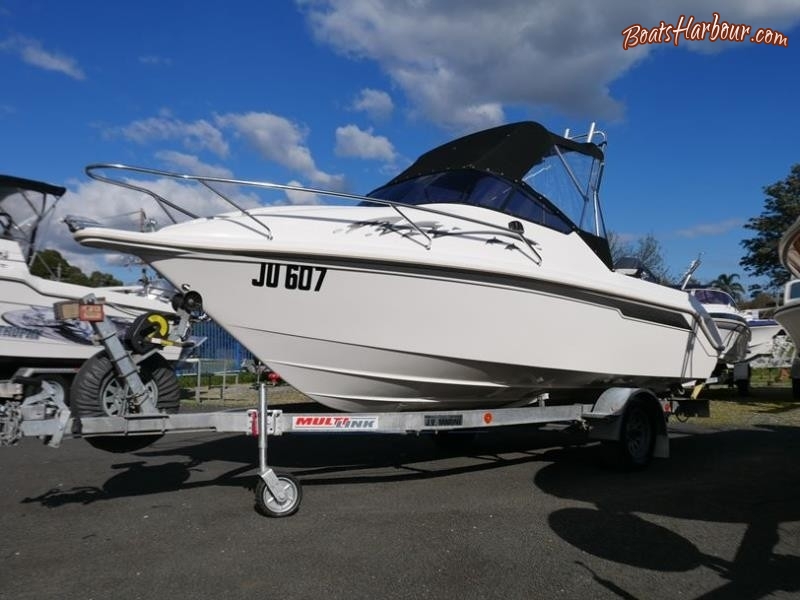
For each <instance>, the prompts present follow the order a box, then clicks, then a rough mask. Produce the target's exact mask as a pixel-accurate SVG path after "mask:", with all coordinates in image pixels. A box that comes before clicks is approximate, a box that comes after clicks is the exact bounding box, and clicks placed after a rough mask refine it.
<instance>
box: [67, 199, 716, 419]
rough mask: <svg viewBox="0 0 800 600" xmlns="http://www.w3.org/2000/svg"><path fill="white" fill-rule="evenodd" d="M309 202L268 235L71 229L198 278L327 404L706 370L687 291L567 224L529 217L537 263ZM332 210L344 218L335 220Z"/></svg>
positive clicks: (244, 230) (450, 403)
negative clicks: (626, 270) (621, 270)
mask: <svg viewBox="0 0 800 600" xmlns="http://www.w3.org/2000/svg"><path fill="white" fill-rule="evenodd" d="M313 210H314V209H312V210H309V209H294V208H288V207H287V208H285V209H284V210H280V209H273V211H274V213H275V214H274V215H272V216H274V217H275V218H274V220H273V221H271V226H272V229H273V231H275V234H276V240H277V239H279V236H280V235H281V233H282V232H281V230H280V227H281V226H284V227H285V230H284V232H283V233H284V238H283V239H286V238H289V241H287V243H286V244H284V245H281V244H278V243H277V242H276V240H272V241H270V242H266V241H265V240H264V238H263V237H262V236H259V235H257V234H253V233H252V227H250V228H248V227H242V226H236V224H235V223H232V222H231V221H228V220H225V221H216V222H214V221H203V222H191V223H187V224H185V225H176V226H173V227H169V228H165V229H163V230H161V231H159V232H154V233H145V234H140V233H129V232H120V231H113V230H102V229H86V230H83V231H81V232H79V233H78V234H77V235H76V238H77V239H78V240H79V241H81V243H85V244H87V245H92V246H100V247H107V248H113V249H117V250H121V251H125V252H131V253H134V254H137V255H139V256H141V257H143V258H144V259H145V260H146V261H147V262H149V263H150V264H151V265H152V266H153V267H154V268H156V269H157V270H158V271H159V272H160V273H161V274H162V275H163V276H164V277H165V278H167V279H168V280H169V281H170V282H171V283H173V285H176V286H177V287H179V288H180V289H182V290H184V291H186V290H192V291H196V292H198V293H200V294H201V295H202V298H203V306H204V308H205V310H206V311H207V312H208V314H209V315H210V316H211V317H212V318H213V319H214V320H215V321H216V322H217V323H219V324H220V325H221V326H223V327H224V328H225V329H227V330H228V331H229V332H230V333H231V334H232V335H234V336H235V337H236V338H237V339H238V340H239V341H240V342H241V343H243V344H244V345H245V346H246V347H247V348H248V349H249V350H250V351H251V352H253V353H254V354H255V355H256V356H258V357H259V358H260V359H261V360H262V361H264V362H265V363H266V364H267V365H269V366H270V368H272V369H273V370H275V371H277V372H278V373H279V374H280V375H281V376H282V377H283V378H284V379H285V380H286V381H288V382H289V383H291V384H292V385H293V386H295V387H296V388H298V389H299V390H300V391H302V392H304V393H305V394H307V395H309V396H311V397H312V398H314V399H315V400H317V401H319V402H320V403H322V404H325V405H327V406H329V407H331V408H335V409H340V410H346V411H373V410H425V409H439V410H441V409H443V408H456V407H465V406H468V407H475V408H478V407H491V406H502V405H509V404H515V403H524V402H526V401H530V400H532V399H533V398H534V397H535V396H537V395H538V394H541V393H543V392H554V391H558V390H576V389H586V388H593V389H601V388H607V387H610V386H642V387H650V388H654V389H658V390H662V389H667V388H668V387H670V386H672V385H677V384H680V383H682V382H686V381H689V380H694V379H704V378H706V377H708V376H709V375H710V373H711V371H712V370H713V368H714V366H715V364H716V362H717V350H716V349H715V348H714V343H715V342H712V341H711V340H710V339H709V338H708V337H707V336H706V335H705V334H704V333H703V332H702V331H701V326H700V322H699V319H698V314H699V313H698V312H697V311H698V309H699V311H700V313H702V314H703V315H705V317H706V318H707V315H706V314H705V312H704V311H703V310H702V308H699V303H693V302H691V301H690V299H689V297H688V295H687V294H685V293H684V292H680V291H678V290H671V289H669V288H666V287H663V286H658V285H656V284H652V283H648V282H644V281H638V280H634V279H632V278H629V277H625V276H624V275H620V274H616V273H613V272H611V271H609V270H608V269H607V268H606V267H605V266H603V265H602V264H601V263H600V262H599V260H597V258H596V256H595V255H594V254H593V253H592V252H591V251H590V250H589V249H588V248H587V247H586V246H585V244H583V242H582V241H580V240H579V239H577V236H576V234H571V235H564V234H561V233H558V232H554V231H551V230H547V229H544V228H542V230H541V231H538V232H537V233H536V237H537V241H540V242H541V245H540V248H542V249H543V250H541V252H542V255H543V260H542V262H541V264H539V265H538V266H537V265H536V264H535V263H534V262H532V261H531V259H530V256H529V255H526V253H525V252H524V251H523V252H520V251H519V249H517V251H515V252H510V251H509V250H510V249H509V248H508V247H507V246H506V245H505V244H503V245H497V244H495V243H493V242H491V241H488V240H490V239H491V238H492V235H490V234H488V235H483V236H482V237H479V236H462V235H450V236H443V237H441V238H437V239H436V240H435V241H434V244H433V249H432V250H428V249H426V248H425V247H424V246H422V245H421V244H419V243H417V242H415V241H414V240H411V239H409V235H408V234H407V233H404V234H402V235H400V234H397V233H394V232H389V233H388V234H387V235H381V236H374V237H373V233H374V229H373V228H370V227H364V226H363V221H362V220H361V218H362V217H363V215H377V216H383V215H386V214H387V211H386V210H385V209H382V208H377V209H376V208H362V209H352V208H349V209H348V208H330V207H328V208H327V209H324V208H318V209H316V210H319V211H325V210H329V211H332V212H330V213H325V212H323V213H322V214H316V215H314V216H315V217H316V218H314V219H311V218H309V216H310V215H309V212H313ZM353 210H355V211H356V212H355V213H352V212H347V211H353ZM338 211H342V212H338ZM390 214H391V213H390ZM351 215H352V216H351ZM345 216H347V217H349V218H351V219H352V220H353V223H354V224H355V225H356V226H357V227H359V228H360V229H357V230H354V229H353V226H351V227H350V228H348V227H346V225H347V221H346V220H345V219H344V217H345ZM291 217H297V218H296V219H292V218H291ZM331 223H335V228H334V229H333V231H331V229H330V224H331ZM343 223H344V225H343ZM442 225H443V227H444V228H445V229H447V225H448V224H447V223H446V222H445V223H443V224H442ZM206 226H210V227H216V226H220V227H221V228H217V229H213V230H212V229H207V228H206ZM309 227H318V228H319V229H320V231H319V232H314V231H313V230H311V231H309ZM292 228H298V230H299V229H300V228H303V229H304V231H302V232H300V231H298V232H297V236H298V239H300V238H301V237H302V239H311V240H314V241H315V244H316V246H315V248H314V250H315V251H314V252H313V254H312V253H311V252H309V251H308V250H306V251H303V249H302V248H301V247H300V246H301V243H300V242H298V243H297V244H295V243H293V242H294V239H292V234H293V233H295V232H294V231H292ZM226 229H227V230H228V231H227V232H226ZM226 233H227V235H226ZM231 233H232V234H233V235H230V234H231ZM301 234H302V235H301ZM248 236H250V237H248ZM558 245H561V246H562V247H561V248H559V247H557V246H558ZM189 246H192V247H191V248H190V247H189ZM348 246H349V248H348ZM342 250H345V251H346V252H347V254H346V255H343V254H342ZM337 251H338V255H337ZM582 261H585V262H587V263H588V264H589V265H590V266H592V267H594V268H596V277H597V279H596V280H592V277H587V276H586V275H585V274H576V276H573V277H568V276H567V273H568V272H569V270H570V269H573V270H574V265H575V264H578V265H580V264H581V263H582ZM549 265H552V266H551V267H549V268H548V266H549ZM592 275H595V274H594V273H593V274H592ZM712 327H713V325H712ZM716 343H718V340H717V342H716Z"/></svg>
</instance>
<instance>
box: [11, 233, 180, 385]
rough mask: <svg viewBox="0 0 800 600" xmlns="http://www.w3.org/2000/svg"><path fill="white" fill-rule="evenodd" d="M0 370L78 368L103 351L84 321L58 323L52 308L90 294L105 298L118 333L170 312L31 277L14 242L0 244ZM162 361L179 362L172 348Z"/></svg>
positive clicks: (150, 302)
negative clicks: (151, 313) (143, 319)
mask: <svg viewBox="0 0 800 600" xmlns="http://www.w3.org/2000/svg"><path fill="white" fill-rule="evenodd" d="M0 253H2V258H0V370H2V372H3V373H5V375H6V376H7V375H8V374H9V373H11V372H13V371H15V370H16V369H17V368H20V367H78V366H80V364H82V363H83V362H84V361H85V360H87V359H88V358H89V357H91V356H93V355H94V354H96V353H97V352H99V351H100V350H101V349H102V347H101V346H100V345H98V344H97V343H95V342H94V340H93V335H94V334H93V331H92V328H91V326H90V325H89V324H88V323H80V322H77V321H57V320H56V319H55V316H54V314H53V304H54V303H56V302H60V301H63V300H77V299H80V298H82V297H84V296H86V295H87V294H89V293H94V294H95V295H96V296H98V297H103V298H105V300H106V304H105V309H106V314H107V316H108V317H110V319H111V320H112V321H113V322H114V323H115V324H116V325H117V326H118V328H119V329H120V330H124V329H126V328H127V327H128V326H129V325H130V324H131V323H132V322H133V320H134V319H135V318H136V317H137V316H138V315H140V314H143V313H145V312H147V311H159V312H166V313H171V312H172V309H171V307H170V306H169V304H167V303H166V302H162V301H159V300H155V299H148V298H146V297H139V296H136V295H134V294H125V293H121V292H114V291H111V290H105V289H103V288H88V287H84V286H79V285H73V284H69V283H63V282H58V281H50V280H46V279H42V278H40V277H36V276H34V275H31V274H30V272H29V270H28V267H27V265H26V264H25V262H24V261H23V259H22V255H21V253H20V252H19V248H18V246H17V244H16V243H15V242H11V241H6V240H0ZM166 352H167V354H165V357H166V358H168V359H170V360H174V359H177V358H178V354H179V350H178V349H177V348H174V349H173V348H170V349H167V351H166Z"/></svg>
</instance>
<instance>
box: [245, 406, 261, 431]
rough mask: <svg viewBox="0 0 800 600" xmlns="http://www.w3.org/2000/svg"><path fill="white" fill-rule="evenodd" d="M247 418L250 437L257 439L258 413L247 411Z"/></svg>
mask: <svg viewBox="0 0 800 600" xmlns="http://www.w3.org/2000/svg"><path fill="white" fill-rule="evenodd" d="M247 416H248V417H250V435H252V436H253V437H258V411H257V410H252V409H251V410H248V411H247Z"/></svg>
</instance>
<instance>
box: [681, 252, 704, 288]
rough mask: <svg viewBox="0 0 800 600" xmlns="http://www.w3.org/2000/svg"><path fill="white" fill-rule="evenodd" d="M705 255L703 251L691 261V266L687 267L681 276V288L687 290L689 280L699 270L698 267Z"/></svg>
mask: <svg viewBox="0 0 800 600" xmlns="http://www.w3.org/2000/svg"><path fill="white" fill-rule="evenodd" d="M702 257H703V253H702V252H701V253H700V254H698V255H697V258H695V259H694V260H693V261H692V262H691V263H689V268H688V269H686V273H684V274H683V276H682V277H681V289H682V290H685V289H686V286H687V285H689V280H690V279H691V278H692V275H693V274H694V272H695V271H697V267H699V266H700V259H701V258H702Z"/></svg>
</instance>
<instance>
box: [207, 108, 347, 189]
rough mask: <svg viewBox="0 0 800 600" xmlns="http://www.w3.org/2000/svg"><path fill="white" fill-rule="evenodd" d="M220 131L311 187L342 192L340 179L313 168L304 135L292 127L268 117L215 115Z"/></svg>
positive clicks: (251, 114) (285, 120)
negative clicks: (233, 135)
mask: <svg viewBox="0 0 800 600" xmlns="http://www.w3.org/2000/svg"><path fill="white" fill-rule="evenodd" d="M216 122H217V124H218V125H219V126H220V127H230V128H232V129H233V130H234V131H235V132H236V134H237V135H238V136H240V137H242V138H244V139H245V140H247V142H249V143H250V144H251V145H252V146H253V147H254V148H255V149H256V150H257V151H258V152H259V154H261V156H263V157H264V158H266V159H268V160H271V161H274V162H276V163H278V164H279V165H282V166H284V167H286V168H288V169H291V170H292V171H295V172H297V173H298V174H300V175H302V176H303V177H306V178H308V180H309V181H310V182H311V184H313V185H314V186H318V187H322V188H325V189H330V190H342V189H344V186H345V181H344V176H343V175H331V174H329V173H325V172H324V171H321V170H320V169H319V168H317V165H316V163H315V162H314V158H313V157H312V156H311V150H310V149H309V148H308V146H307V145H306V143H305V141H306V137H307V136H308V132H307V131H306V130H305V129H304V128H301V127H300V126H299V125H297V124H296V123H293V122H291V121H289V120H288V119H286V118H284V117H280V116H278V115H274V114H271V113H257V112H250V113H244V114H233V113H231V114H226V115H219V116H218V117H217V119H216Z"/></svg>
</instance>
